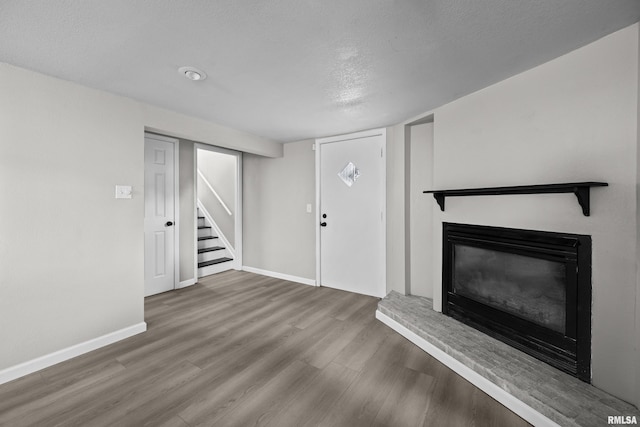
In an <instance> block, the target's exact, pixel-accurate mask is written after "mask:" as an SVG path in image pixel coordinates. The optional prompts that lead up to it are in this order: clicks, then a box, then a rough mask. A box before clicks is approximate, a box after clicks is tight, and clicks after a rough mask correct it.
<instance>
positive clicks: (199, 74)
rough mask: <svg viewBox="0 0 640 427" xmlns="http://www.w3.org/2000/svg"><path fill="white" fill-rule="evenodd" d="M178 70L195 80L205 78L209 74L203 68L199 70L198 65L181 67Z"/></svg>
mask: <svg viewBox="0 0 640 427" xmlns="http://www.w3.org/2000/svg"><path fill="white" fill-rule="evenodd" d="M178 72H179V73H180V74H182V75H183V76H185V77H186V78H188V79H189V80H193V81H198V80H204V79H206V78H207V74H206V73H205V72H204V71H202V70H198V69H197V68H196V67H180V68H178Z"/></svg>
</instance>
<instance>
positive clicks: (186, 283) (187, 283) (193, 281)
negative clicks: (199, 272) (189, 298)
mask: <svg viewBox="0 0 640 427" xmlns="http://www.w3.org/2000/svg"><path fill="white" fill-rule="evenodd" d="M196 283H198V279H188V280H183V281H182V282H180V283H178V286H176V289H182V288H186V287H187V286H192V285H195V284H196Z"/></svg>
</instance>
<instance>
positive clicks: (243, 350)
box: [0, 271, 528, 427]
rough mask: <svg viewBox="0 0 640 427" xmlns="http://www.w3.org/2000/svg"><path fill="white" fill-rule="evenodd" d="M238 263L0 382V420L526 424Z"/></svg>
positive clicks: (368, 304)
mask: <svg viewBox="0 0 640 427" xmlns="http://www.w3.org/2000/svg"><path fill="white" fill-rule="evenodd" d="M377 302H378V300H377V299H376V298H371V297H366V296H362V295H356V294H351V293H348V292H342V291H338V290H334V289H329V288H315V287H311V286H306V285H300V284H295V283H291V282H286V281H283V280H278V279H273V278H268V277H264V276H259V275H255V274H251V273H246V272H237V271H232V272H226V273H222V274H218V275H215V276H210V277H209V278H206V279H204V280H201V282H200V283H199V284H197V285H195V286H192V287H189V288H186V289H182V290H179V291H173V292H168V293H165V294H161V295H156V296H153V297H149V298H147V299H146V301H145V318H146V321H147V323H148V328H149V329H148V331H147V332H146V333H144V334H140V335H137V336H135V337H132V338H129V339H127V340H124V341H121V342H119V343H116V344H113V345H111V346H108V347H105V348H102V349H100V350H97V351H94V352H91V353H88V354H86V355H83V356H80V357H77V358H75V359H73V360H69V361H67V362H64V363H61V364H59V365H56V366H53V367H51V368H48V369H45V370H42V371H40V372H37V373H34V374H31V375H29V376H27V377H24V378H21V379H19V380H16V381H13V382H11V383H8V384H4V385H2V386H0V425H3V426H5V425H6V426H12V427H13V426H55V425H64V426H67V425H77V426H146V425H148V426H175V427H178V426H199V425H203V426H255V425H268V426H276V427H285V426H348V427H352V426H422V425H426V426H439V427H442V426H500V427H502V426H509V427H515V426H524V425H528V424H527V423H525V422H524V421H523V420H522V419H520V418H519V417H518V416H516V415H515V414H513V413H512V412H510V411H509V410H507V409H506V408H504V407H503V406H501V405H500V404H499V403H497V402H496V401H495V400H493V399H492V398H490V397H488V396H487V395H486V394H485V393H483V392H481V391H480V390H478V389H477V388H475V387H474V386H472V385H471V384H469V383H468V382H467V381H465V380H464V379H462V378H461V377H459V376H458V375H457V374H455V373H454V372H453V371H451V370H449V369H448V368H446V367H445V366H443V365H442V364H440V363H439V362H437V361H436V360H435V359H433V358H431V357H430V356H429V355H427V354H426V353H424V352H423V351H422V350H420V349H419V348H418V347H416V346H415V345H413V344H411V343H410V342H409V341H407V340H405V339H404V338H403V337H401V336H400V335H398V334H396V333H395V332H393V331H392V330H391V329H389V328H388V327H386V326H385V325H383V324H382V323H380V322H379V321H377V320H376V319H375V317H374V313H375V310H376V304H377Z"/></svg>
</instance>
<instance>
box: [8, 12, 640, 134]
mask: <svg viewBox="0 0 640 427" xmlns="http://www.w3.org/2000/svg"><path fill="white" fill-rule="evenodd" d="M639 19H640V0H605V1H603V0H536V1H532V0H421V1H420V0H271V1H265V0H245V1H242V0H216V1H211V0H191V1H178V0H109V1H105V0H30V1H24V0H10V1H5V0H0V61H2V62H7V63H10V64H14V65H17V66H20V67H24V68H28V69H32V70H35V71H39V72H42V73H45V74H49V75H52V76H56V77H60V78H63V79H66V80H71V81H74V82H77V83H80V84H83V85H86V86H90V87H94V88H99V89H103V90H106V91H109V92H114V93H118V94H122V95H126V96H129V97H132V98H135V99H139V100H142V101H145V102H148V103H151V104H154V105H158V106H161V107H165V108H168V109H171V110H175V111H179V112H182V113H185V114H189V115H193V116H197V117H201V118H205V119H208V120H211V121H214V122H217V123H221V124H225V125H228V126H231V127H234V128H237V129H242V130H245V131H248V132H251V133H253V134H256V135H260V136H263V137H266V138H270V139H274V140H278V141H294V140H299V139H304V138H311V137H320V136H328V135H335V134H341V133H346V132H351V131H357V130H362V129H368V128H374V127H380V126H386V125H390V124H395V123H399V122H401V121H403V120H405V119H407V118H410V117H412V116H414V115H416V114H419V113H422V112H425V111H428V110H430V109H432V108H434V107H437V106H440V105H442V104H444V103H446V102H449V101H451V100H453V99H456V98H458V97H460V96H463V95H465V94H468V93H471V92H473V91H476V90H478V89H481V88H483V87H486V86H488V85H490V84H492V83H495V82H497V81H500V80H502V79H504V78H506V77H509V76H511V75H514V74H517V73H519V72H521V71H524V70H526V69H528V68H531V67H533V66H536V65H538V64H541V63H543V62H546V61H548V60H550V59H553V58H555V57H557V56H560V55H562V54H564V53H567V52H569V51H571V50H574V49H576V48H578V47H580V46H583V45H585V44H588V43H590V42H592V41H594V40H596V39H598V38H600V37H602V36H604V35H606V34H609V33H611V32H613V31H615V30H618V29H620V28H623V27H625V26H628V25H630V24H632V23H634V22H637V21H638V20H639ZM183 65H191V66H195V67H198V68H200V69H202V70H204V71H205V72H206V73H207V74H208V76H209V77H208V78H207V80H205V81H202V82H191V81H188V80H186V79H184V78H183V77H181V76H180V75H179V74H178V72H177V69H178V67H180V66H183Z"/></svg>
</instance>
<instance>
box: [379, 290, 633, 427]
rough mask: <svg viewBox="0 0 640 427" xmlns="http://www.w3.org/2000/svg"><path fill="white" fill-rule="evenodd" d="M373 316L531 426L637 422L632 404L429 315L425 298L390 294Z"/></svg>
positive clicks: (574, 426)
mask: <svg viewBox="0 0 640 427" xmlns="http://www.w3.org/2000/svg"><path fill="white" fill-rule="evenodd" d="M376 318H377V319H379V320H380V321H382V322H383V323H385V324H386V325H388V326H389V327H391V328H392V329H394V330H395V331H396V332H398V333H400V334H401V335H402V336H404V337H405V338H407V339H408V340H409V341H411V342H413V343H414V344H416V345H417V346H418V347H420V348H421V349H423V350H424V351H426V352H427V353H429V354H431V355H432V356H433V357H435V358H436V359H437V360H439V361H440V362H442V363H443V364H445V365H446V366H448V367H449V368H451V369H452V370H453V371H455V372H456V373H458V374H459V375H461V376H462V377H463V378H465V379H466V380H468V381H469V382H471V383H472V384H473V385H475V386H476V387H478V388H479V389H481V390H482V391H484V392H485V393H487V394H488V395H490V396H491V397H493V398H494V399H496V400H497V401H498V402H500V403H502V404H503V405H504V406H506V407H507V408H509V409H510V410H512V411H513V412H515V413H516V414H518V415H519V416H521V417H522V418H524V419H525V420H526V421H528V422H530V423H532V424H533V425H535V426H558V425H561V426H567V427H569V426H572V427H588V426H602V425H606V424H607V420H608V418H607V417H608V416H616V415H624V416H627V415H628V416H635V417H636V418H640V411H638V410H637V409H636V408H635V407H633V406H632V405H630V404H628V403H626V402H623V401H622V400H619V399H617V398H615V397H613V396H611V395H610V394H608V393H605V392H604V391H602V390H599V389H597V388H595V387H593V386H591V385H589V384H586V383H584V382H582V381H580V380H578V379H577V378H574V377H572V376H570V375H568V374H565V373H564V372H561V371H559V370H557V369H555V368H552V367H551V366H549V365H547V364H546V363H544V362H541V361H539V360H537V359H535V358H533V357H531V356H529V355H527V354H525V353H522V352H521V351H519V350H516V349H514V348H512V347H510V346H508V345H507V344H504V343H503V342H501V341H498V340H496V339H494V338H491V337H489V336H488V335H485V334H483V333H482V332H480V331H477V330H476V329H473V328H471V327H469V326H467V325H464V324H463V323H461V322H458V321H457V320H454V319H452V318H450V317H447V316H445V315H443V314H442V313H438V312H436V311H434V310H433V309H432V301H431V300H430V299H428V298H423V297H417V296H409V295H407V296H405V295H400V294H399V293H397V292H391V293H389V295H387V296H386V297H385V298H384V299H383V300H381V301H380V303H379V304H378V311H377V312H376Z"/></svg>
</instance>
